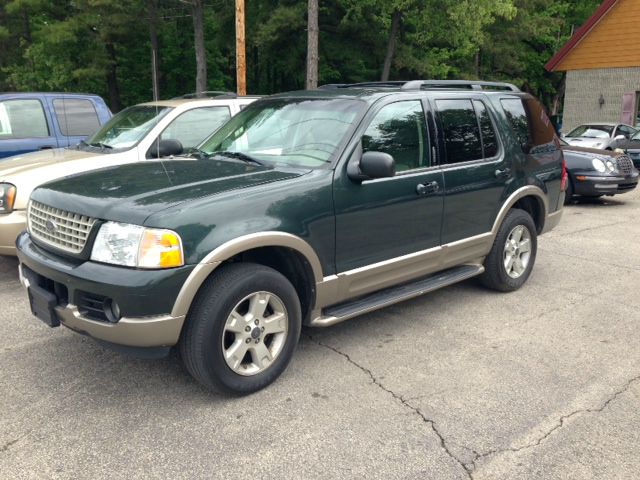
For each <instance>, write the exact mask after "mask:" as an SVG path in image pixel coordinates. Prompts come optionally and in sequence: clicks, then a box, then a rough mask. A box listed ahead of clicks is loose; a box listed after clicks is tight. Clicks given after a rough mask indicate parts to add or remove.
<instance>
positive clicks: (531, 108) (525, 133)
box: [500, 98, 557, 154]
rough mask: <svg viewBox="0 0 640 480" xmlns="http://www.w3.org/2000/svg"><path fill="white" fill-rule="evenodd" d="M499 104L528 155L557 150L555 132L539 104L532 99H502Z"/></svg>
mask: <svg viewBox="0 0 640 480" xmlns="http://www.w3.org/2000/svg"><path fill="white" fill-rule="evenodd" d="M500 102H501V103H502V107H503V108H504V112H505V115H506V116H507V120H508V121H509V123H510V124H511V127H512V128H513V131H514V133H515V134H516V138H517V139H518V142H519V143H520V145H522V146H523V147H526V151H527V152H528V153H532V154H533V153H539V152H542V151H544V150H545V149H546V148H552V149H556V148H557V147H555V138H556V131H555V129H554V128H553V125H552V124H551V120H549V117H547V114H546V113H545V111H544V108H543V107H542V105H541V104H540V102H538V101H537V100H534V99H533V98H523V99H520V98H503V99H501V100H500Z"/></svg>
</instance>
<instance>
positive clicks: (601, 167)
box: [591, 158, 607, 173]
mask: <svg viewBox="0 0 640 480" xmlns="http://www.w3.org/2000/svg"><path fill="white" fill-rule="evenodd" d="M591 165H593V168H595V169H596V170H597V171H598V172H600V173H604V172H606V171H607V167H606V165H605V164H604V162H603V161H602V160H600V159H599V158H592V159H591Z"/></svg>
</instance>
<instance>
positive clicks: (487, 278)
mask: <svg viewBox="0 0 640 480" xmlns="http://www.w3.org/2000/svg"><path fill="white" fill-rule="evenodd" d="M519 231H521V232H522V235H521V236H520V240H519V241H518V240H517V232H519ZM527 238H528V240H529V242H528V245H529V250H528V251H526V250H524V249H523V248H524V247H523V245H525V243H524V242H523V241H524V240H525V239H527ZM507 241H509V245H508V244H507ZM514 241H516V242H517V243H518V244H519V245H518V248H517V250H514V248H515V246H514ZM520 242H522V243H520ZM507 250H508V251H507ZM537 250H538V236H537V233H536V226H535V223H534V222H533V219H532V218H531V215H529V214H528V213H527V212H525V211H524V210H520V209H517V208H513V209H511V210H509V212H508V213H507V216H506V217H505V219H504V221H503V222H502V225H500V229H499V230H498V234H497V235H496V238H495V240H494V242H493V247H491V251H490V252H489V255H487V258H486V259H485V262H484V268H485V271H484V273H483V274H482V275H481V276H480V281H481V282H482V284H483V285H484V286H485V287H487V288H490V289H492V290H498V291H500V292H513V291H515V290H517V289H519V288H520V287H521V286H522V285H524V283H525V282H526V281H527V279H528V278H529V275H530V274H531V270H532V269H533V264H534V263H535V260H536V252H537ZM525 257H526V258H525ZM511 258H518V259H520V263H518V261H517V260H516V261H513V262H512V263H511V267H510V268H509V270H507V265H508V264H509V263H508V262H509V259H511ZM517 265H520V267H521V271H520V268H516V267H517Z"/></svg>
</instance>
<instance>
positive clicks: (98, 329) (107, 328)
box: [17, 232, 193, 347]
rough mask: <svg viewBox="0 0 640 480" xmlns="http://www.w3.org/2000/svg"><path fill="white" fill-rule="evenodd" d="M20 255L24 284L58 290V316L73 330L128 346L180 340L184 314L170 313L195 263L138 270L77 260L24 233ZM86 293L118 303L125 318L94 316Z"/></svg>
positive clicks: (18, 244)
mask: <svg viewBox="0 0 640 480" xmlns="http://www.w3.org/2000/svg"><path fill="white" fill-rule="evenodd" d="M17 254H18V258H19V260H20V279H21V282H22V284H23V286H25V287H26V288H28V287H29V286H30V285H31V284H32V282H36V283H37V285H38V286H39V287H41V288H44V289H46V290H47V291H49V292H50V293H53V294H55V295H56V298H57V304H56V306H55V307H54V311H55V314H56V316H57V318H58V320H59V321H60V323H62V324H63V325H64V326H66V327H68V328H70V329H71V330H74V331H76V332H79V333H84V334H87V335H89V336H91V337H93V338H96V339H98V340H102V341H104V342H108V343H112V344H116V345H123V346H127V347H168V346H172V345H175V344H176V343H177V342H178V339H179V338H180V331H181V330H182V325H183V323H184V319H185V317H184V315H183V316H172V315H171V314H170V313H167V312H171V310H172V308H173V304H174V303H175V300H176V298H177V296H178V292H179V291H180V288H181V287H182V285H183V284H184V281H185V280H186V278H187V277H188V275H189V273H190V272H191V270H192V269H193V267H192V266H185V267H181V268H175V269H169V270H135V269H128V268H122V267H117V266H111V265H104V264H99V263H95V262H77V263H74V262H73V261H71V260H68V259H65V258H62V257H57V256H55V255H53V254H51V253H49V252H45V251H44V250H42V249H41V248H39V247H38V246H37V245H35V244H34V243H33V242H32V241H31V239H30V237H29V235H28V234H27V233H26V232H25V233H22V234H21V235H20V236H19V237H18V240H17ZM87 296H89V297H90V298H96V297H99V298H108V299H109V301H113V302H116V303H117V304H118V306H119V307H120V310H121V312H122V317H121V318H120V319H119V320H117V321H109V320H108V319H96V318H95V314H94V313H92V312H91V311H90V310H84V308H83V302H84V300H83V299H85V298H87ZM94 301H95V300H94ZM92 305H95V304H92ZM92 315H93V316H92Z"/></svg>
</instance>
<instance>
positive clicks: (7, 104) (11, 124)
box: [0, 96, 58, 158]
mask: <svg viewBox="0 0 640 480" xmlns="http://www.w3.org/2000/svg"><path fill="white" fill-rule="evenodd" d="M42 100H43V99H41V98H39V97H37V96H33V97H26V96H24V97H23V96H21V97H19V98H5V99H3V100H0V158H5V157H10V156H12V155H19V154H23V153H27V152H32V151H34V150H45V149H50V148H56V147H58V140H57V138H56V136H55V132H54V130H53V128H52V119H51V117H50V115H49V111H48V109H47V108H46V106H45V104H44V103H43V101H42Z"/></svg>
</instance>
